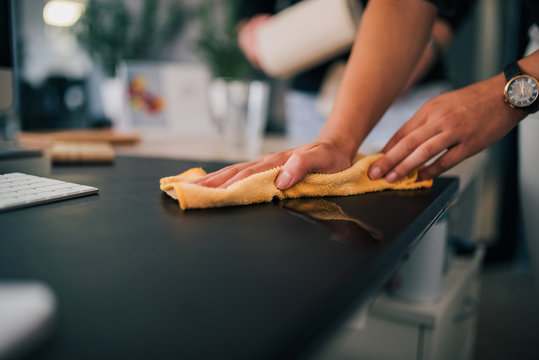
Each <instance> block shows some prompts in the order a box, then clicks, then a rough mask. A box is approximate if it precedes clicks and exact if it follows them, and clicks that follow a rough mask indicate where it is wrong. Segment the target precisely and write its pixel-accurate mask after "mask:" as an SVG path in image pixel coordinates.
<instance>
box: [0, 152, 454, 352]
mask: <svg viewBox="0 0 539 360" xmlns="http://www.w3.org/2000/svg"><path fill="white" fill-rule="evenodd" d="M25 161H26V162H25ZM30 161H33V162H36V160H35V159H34V160H18V161H17V162H0V173H4V172H8V171H13V170H16V169H21V170H22V171H26V172H31V169H32V168H34V169H36V172H35V173H36V174H37V175H49V176H51V177H54V178H58V179H62V180H66V181H72V182H78V183H82V184H87V185H92V186H96V187H99V189H100V192H99V195H97V196H90V197H85V198H79V199H74V200H68V201H63V202H59V203H52V204H46V205H41V206H37V207H33V208H26V209H20V210H16V211H12V212H7V213H2V214H0V229H1V234H2V235H1V241H0V279H3V280H6V279H14V280H17V279H21V280H26V279H38V280H41V281H43V282H45V283H47V284H49V285H50V287H51V288H52V289H53V290H54V292H55V293H56V295H57V298H58V313H57V327H56V331H55V334H54V336H53V338H52V339H51V341H49V342H48V343H47V344H46V345H45V346H44V347H42V348H41V349H40V350H39V351H38V352H37V353H35V354H34V356H32V358H39V359H165V358H176V359H180V358H181V359H221V358H226V359H286V358H295V357H298V356H308V354H309V353H310V351H312V349H316V346H317V344H319V343H320V341H323V340H324V336H325V335H327V334H329V332H330V331H331V330H332V329H334V328H335V326H337V325H339V324H340V323H341V322H342V320H344V319H345V318H346V315H348V314H349V312H350V311H351V310H353V309H354V308H355V306H357V305H359V304H361V303H362V301H364V300H365V299H366V298H367V297H368V296H369V294H370V293H372V292H373V291H375V290H377V289H379V288H380V287H381V286H382V285H383V281H384V280H385V279H387V277H388V276H389V275H390V274H391V272H392V271H393V270H394V269H395V268H396V266H397V265H398V264H399V263H400V261H401V260H402V259H403V257H404V256H405V255H406V253H407V252H409V250H410V248H411V246H412V245H413V244H414V243H415V242H416V240H417V239H418V238H419V237H420V235H421V234H422V233H423V232H424V231H425V230H426V229H427V228H428V227H429V226H430V225H431V224H432V223H433V222H434V221H435V219H436V218H437V217H438V216H439V215H440V214H441V213H442V212H443V211H444V210H445V208H446V207H447V205H448V204H449V202H450V201H451V200H452V198H453V196H454V195H455V193H456V191H457V183H458V181H457V180H455V179H450V178H441V179H438V180H437V181H436V182H435V185H434V187H433V188H432V189H431V190H422V191H412V192H391V191H387V192H380V193H374V194H367V195H362V196H353V197H340V198H339V197H337V198H328V199H324V200H326V201H330V202H333V203H336V204H338V205H339V206H340V207H341V208H342V209H343V210H344V211H345V212H346V213H347V214H348V215H349V216H351V217H354V218H357V219H359V220H361V221H362V222H363V223H364V224H366V225H367V226H366V227H365V228H369V230H368V231H367V230H365V228H362V227H360V226H359V225H357V224H354V223H350V222H346V221H337V220H333V221H319V220H315V219H312V218H309V217H308V216H305V215H302V214H300V213H297V212H295V211H291V210H289V209H286V208H285V206H286V204H284V205H283V204H282V203H279V202H274V203H270V204H263V205H255V206H248V207H232V208H223V209H212V210H196V211H188V212H185V213H184V212H182V211H181V210H180V209H179V207H178V204H177V203H176V202H175V201H173V200H172V199H170V198H168V197H167V196H165V195H164V194H162V193H161V192H160V190H159V178H160V177H162V176H168V175H173V174H175V173H179V172H180V171H183V170H185V169H187V168H189V167H192V166H196V165H200V163H194V162H187V161H173V160H159V159H141V158H119V159H117V161H116V163H115V164H114V165H111V166H77V167H74V166H65V167H53V168H52V169H51V171H50V174H46V173H45V172H47V171H46V170H44V169H47V168H46V167H45V168H43V167H41V168H39V167H35V164H33V163H31V162H30ZM25 164H26V165H25ZM221 166H222V165H221V164H205V166H204V167H205V168H207V169H208V170H215V169H217V168H219V167H221ZM373 229H376V231H378V234H379V235H381V236H382V237H383V239H382V240H375V239H373V238H372V237H371V235H370V234H371V233H372V232H373Z"/></svg>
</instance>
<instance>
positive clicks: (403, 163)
mask: <svg viewBox="0 0 539 360" xmlns="http://www.w3.org/2000/svg"><path fill="white" fill-rule="evenodd" d="M518 64H519V66H520V67H521V69H522V71H524V72H525V73H527V74H530V75H532V76H534V77H537V76H539V51H536V52H535V53H533V54H531V55H530V56H528V57H526V58H524V59H521V60H520V61H519V62H518ZM504 85H505V77H504V75H503V73H501V74H498V75H496V76H494V77H492V78H490V79H487V80H484V81H480V82H478V83H475V84H473V85H470V86H468V87H465V88H463V89H459V90H455V91H451V92H449V93H446V94H443V95H440V96H438V97H436V98H434V99H432V100H431V101H429V102H427V103H426V104H425V105H423V107H421V108H420V109H419V110H418V112H417V113H416V114H415V115H414V116H413V117H412V118H411V119H410V120H409V121H408V122H407V123H406V124H404V125H403V127H402V128H401V129H400V130H399V131H397V133H395V135H394V136H393V137H392V138H391V139H390V140H389V142H388V143H387V145H386V146H385V147H384V149H383V150H382V152H384V153H385V156H384V157H383V158H381V159H380V160H379V161H377V162H376V163H374V164H373V165H372V166H371V168H370V170H369V175H370V177H371V178H373V179H377V178H380V177H382V176H385V178H386V180H388V181H389V182H393V181H396V180H397V179H400V178H401V177H402V176H404V175H405V174H407V173H409V172H410V171H412V170H413V169H416V168H417V167H419V166H421V165H422V164H424V163H426V162H427V161H429V160H431V159H432V158H434V157H435V156H438V155H440V154H442V153H443V155H441V156H440V157H439V158H438V159H437V160H436V161H434V162H433V163H432V164H431V165H429V166H427V167H426V168H424V169H422V170H421V171H420V178H421V179H428V178H433V177H435V176H437V175H439V174H441V173H443V172H444V171H446V170H448V169H449V168H451V167H453V166H454V165H456V164H458V163H459V162H461V161H462V160H464V159H466V158H467V157H470V156H472V155H474V154H476V153H478V152H479V151H481V150H483V149H485V148H487V147H488V146H490V145H492V144H493V143H495V142H496V141H498V140H499V139H501V138H502V137H503V136H504V135H505V134H507V133H508V132H509V131H510V130H511V129H513V128H514V127H515V126H516V125H517V124H518V122H519V121H520V120H522V119H523V118H525V117H526V113H525V112H524V111H522V110H518V109H513V108H511V107H509V105H507V104H506V103H505V101H504V95H503V89H504ZM444 152H445V153H444Z"/></svg>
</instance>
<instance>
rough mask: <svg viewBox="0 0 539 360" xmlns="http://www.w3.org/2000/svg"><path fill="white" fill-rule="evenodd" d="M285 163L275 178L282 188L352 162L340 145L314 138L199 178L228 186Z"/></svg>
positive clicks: (205, 182)
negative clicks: (293, 147) (308, 175)
mask: <svg viewBox="0 0 539 360" xmlns="http://www.w3.org/2000/svg"><path fill="white" fill-rule="evenodd" d="M281 165H283V167H282V169H281V171H280V172H279V175H277V177H276V178H275V186H277V188H279V189H281V190H286V189H288V188H291V187H292V186H294V185H295V184H296V183H298V182H299V181H301V180H302V179H303V178H304V177H305V175H307V174H308V173H314V172H316V173H324V174H327V173H335V172H339V171H342V170H344V169H347V168H348V167H350V166H351V159H350V158H349V157H348V156H346V155H345V154H344V153H343V152H342V151H341V150H340V149H339V148H338V147H337V146H334V145H332V144H329V143H323V142H314V143H310V144H307V145H303V146H300V147H298V148H295V149H291V150H286V151H281V152H277V153H270V154H266V155H262V156H260V157H259V158H258V159H256V160H254V161H251V162H246V163H239V164H235V165H231V166H227V167H225V168H223V169H221V170H219V171H216V172H214V173H210V174H208V175H206V176H204V177H202V178H200V179H198V180H196V181H194V182H193V183H194V184H199V185H202V186H208V187H218V188H226V187H228V186H229V185H231V184H232V183H234V182H236V181H239V180H241V179H244V178H246V177H248V176H250V175H252V174H255V173H259V172H263V171H266V170H269V169H273V168H275V167H277V166H281Z"/></svg>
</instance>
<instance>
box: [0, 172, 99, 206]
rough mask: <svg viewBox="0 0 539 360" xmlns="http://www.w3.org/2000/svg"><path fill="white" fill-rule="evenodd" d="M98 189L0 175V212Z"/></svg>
mask: <svg viewBox="0 0 539 360" xmlns="http://www.w3.org/2000/svg"><path fill="white" fill-rule="evenodd" d="M98 191H99V189H97V188H95V187H92V186H86V185H80V184H74V183H70V182H66V181H61V180H55V179H50V178H46V177H40V176H34V175H28V174H23V173H9V174H4V175H0V211H6V210H11V209H16V208H20V207H26V206H33V205H38V204H43V203H48V202H53V201H59V200H64V199H71V198H75V197H79V196H85V195H91V194H97V192H98Z"/></svg>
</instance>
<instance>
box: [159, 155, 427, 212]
mask: <svg viewBox="0 0 539 360" xmlns="http://www.w3.org/2000/svg"><path fill="white" fill-rule="evenodd" d="M381 156H382V154H377V155H372V156H365V155H362V154H358V155H357V156H356V157H355V158H354V160H353V162H352V166H350V167H349V168H348V169H346V170H343V171H341V172H338V173H334V174H308V175H307V176H306V177H305V178H304V179H303V180H302V181H300V182H299V183H297V184H296V185H294V186H293V187H291V188H290V189H287V190H284V191H283V190H279V189H278V188H277V187H276V186H275V185H274V181H275V178H276V177H277V175H278V174H279V171H280V170H281V167H276V168H273V169H270V170H267V171H264V172H261V173H257V174H253V175H251V176H248V177H246V178H245V179H242V180H240V181H237V182H235V183H233V184H232V185H230V186H228V187H227V188H211V187H206V186H201V185H196V184H193V183H191V182H192V181H194V180H196V179H198V178H199V177H202V176H204V175H206V172H205V171H204V170H203V169H201V168H193V169H190V170H187V171H185V172H183V173H181V174H179V175H176V176H170V177H165V178H162V179H161V190H163V191H164V192H166V193H167V194H168V195H170V196H171V197H172V198H174V199H177V200H178V202H179V203H180V207H181V208H182V210H186V209H194V208H210V207H221V206H232V205H248V204H255V203H261V202H270V201H272V200H273V199H274V198H278V199H281V200H282V199H287V198H300V197H322V196H345V195H357V194H363V193H368V192H374V191H381V190H387V189H392V190H412V189H420V188H428V187H431V186H432V180H424V181H417V182H416V180H417V170H416V171H413V172H412V173H410V174H409V175H408V176H406V177H404V178H402V179H400V180H399V181H397V182H394V183H388V182H387V181H385V180H384V179H378V180H371V179H370V178H369V176H368V175H367V171H368V169H369V167H370V165H371V164H372V163H374V162H375V161H376V160H377V159H379V158H380V157H381Z"/></svg>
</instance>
